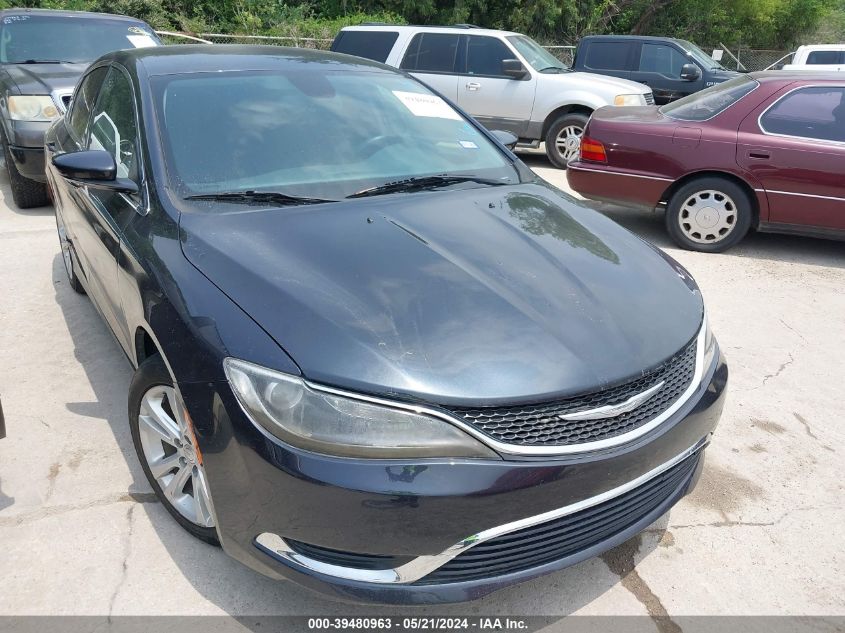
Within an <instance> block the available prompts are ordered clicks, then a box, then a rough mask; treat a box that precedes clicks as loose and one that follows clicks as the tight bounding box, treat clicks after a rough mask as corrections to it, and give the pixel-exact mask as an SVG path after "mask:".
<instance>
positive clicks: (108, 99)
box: [88, 68, 140, 182]
mask: <svg viewBox="0 0 845 633" xmlns="http://www.w3.org/2000/svg"><path fill="white" fill-rule="evenodd" d="M137 131H138V124H137V121H136V120H135V106H134V101H133V98H132V87H131V86H130V84H129V79H127V77H126V75H124V74H123V73H122V72H120V71H119V70H118V69H117V68H111V69H110V70H109V73H108V75H107V76H106V79H105V81H104V82H103V88H102V90H100V98H99V100H98V101H97V107H96V108H94V113H93V115H92V117H91V123H90V134H91V136H90V138H89V140H88V149H99V150H105V151H107V152H108V153H109V154H111V155H112V156H114V162H115V163H116V164H117V177H118V178H129V179H130V180H134V181H135V182H138V181H139V165H138V162H139V160H140V157H139V156H138V147H137V145H138V141H137V136H138V135H137Z"/></svg>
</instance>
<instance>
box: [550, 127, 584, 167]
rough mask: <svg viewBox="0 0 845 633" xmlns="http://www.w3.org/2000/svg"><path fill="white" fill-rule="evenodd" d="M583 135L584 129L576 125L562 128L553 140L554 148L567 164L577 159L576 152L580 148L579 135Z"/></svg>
mask: <svg viewBox="0 0 845 633" xmlns="http://www.w3.org/2000/svg"><path fill="white" fill-rule="evenodd" d="M583 134H584V128H582V127H579V126H577V125H567V126H564V127H562V128H561V130H560V132H558V135H557V138H556V139H555V148H556V149H557V151H558V153H559V154H560V155H561V156H562V157H563V159H564V160H565V161H566V162H567V163H568V162H569V161H571V160H574V159H576V158H578V152H579V150H580V148H581V135H583Z"/></svg>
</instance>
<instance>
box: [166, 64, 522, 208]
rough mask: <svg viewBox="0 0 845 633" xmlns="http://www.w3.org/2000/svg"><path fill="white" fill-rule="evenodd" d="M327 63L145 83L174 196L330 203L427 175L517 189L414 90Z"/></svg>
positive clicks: (492, 159) (394, 77)
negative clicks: (235, 195)
mask: <svg viewBox="0 0 845 633" xmlns="http://www.w3.org/2000/svg"><path fill="white" fill-rule="evenodd" d="M331 66H332V64H331V63H326V62H317V61H315V62H307V63H303V64H300V65H299V67H298V68H297V69H296V70H290V71H289V70H285V71H266V72H265V71H256V72H221V73H216V72H215V73H195V74H183V75H167V76H160V77H155V78H153V91H154V95H155V100H156V108H157V111H158V120H159V127H160V133H161V135H162V140H163V146H164V151H165V162H166V165H167V171H168V177H169V178H170V181H171V183H172V186H173V188H174V189H175V190H176V191H177V192H178V193H179V194H180V195H181V196H182V197H185V196H188V195H196V194H209V193H219V192H223V191H250V190H255V191H281V192H284V193H286V194H289V195H295V196H306V197H311V198H327V199H333V200H337V199H340V198H344V197H345V196H348V195H350V194H353V193H355V192H358V191H360V190H362V189H365V188H367V187H373V186H378V185H382V184H385V183H387V182H391V181H396V180H403V179H407V178H411V177H421V176H429V175H435V174H437V175H439V174H448V175H473V176H479V177H483V178H489V179H494V180H501V181H502V182H516V181H517V180H518V176H517V172H516V169H515V167H514V166H513V164H512V162H511V161H510V160H509V159H508V158H506V156H505V154H504V153H503V152H501V151H500V150H499V149H498V148H497V147H496V146H495V145H493V144H492V143H491V142H490V141H489V140H488V139H487V138H486V137H485V136H483V135H482V134H481V133H480V132H479V131H478V130H476V129H475V127H474V126H472V125H471V124H470V123H469V122H467V121H466V120H464V119H463V118H462V117H461V116H460V115H459V114H458V113H457V112H456V111H455V110H454V109H453V108H452V107H451V106H449V105H448V104H447V103H446V102H445V101H444V100H443V99H441V98H440V97H438V96H436V95H434V94H432V93H431V92H430V91H429V90H428V89H426V88H425V87H424V86H423V85H422V84H420V83H418V82H416V81H414V80H413V79H410V78H407V77H404V76H402V75H399V74H393V73H386V72H383V71H375V72H372V71H357V70H353V71H350V70H343V71H338V70H334V69H332V68H331ZM476 186H477V185H476ZM205 206H206V207H207V206H208V205H207V204H206V205H205Z"/></svg>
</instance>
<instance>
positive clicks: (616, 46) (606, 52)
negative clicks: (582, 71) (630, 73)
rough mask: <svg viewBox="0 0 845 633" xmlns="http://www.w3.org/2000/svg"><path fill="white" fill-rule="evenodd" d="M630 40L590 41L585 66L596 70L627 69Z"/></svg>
mask: <svg viewBox="0 0 845 633" xmlns="http://www.w3.org/2000/svg"><path fill="white" fill-rule="evenodd" d="M629 50H630V43H629V42H590V43H589V44H588V45H587V54H586V56H585V57H584V66H585V67H587V68H594V69H596V70H627V68H628V51H629Z"/></svg>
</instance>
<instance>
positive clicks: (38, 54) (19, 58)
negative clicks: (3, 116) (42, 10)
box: [0, 15, 159, 64]
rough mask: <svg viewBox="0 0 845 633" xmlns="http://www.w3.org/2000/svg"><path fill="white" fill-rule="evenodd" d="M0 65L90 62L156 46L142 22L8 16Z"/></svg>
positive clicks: (1, 36)
mask: <svg viewBox="0 0 845 633" xmlns="http://www.w3.org/2000/svg"><path fill="white" fill-rule="evenodd" d="M0 26H1V27H2V30H0V62H2V63H5V64H21V63H26V62H39V61H59V62H69V63H90V62H92V61H94V60H95V59H97V58H98V57H101V56H102V55H105V54H106V53H110V52H112V51H116V50H121V49H124V48H140V47H142V46H155V45H156V44H158V43H159V40H158V38H157V37H156V35H155V34H154V33H153V32H152V31H150V30H149V28H147V27H146V25H144V24H141V23H135V24H133V23H132V22H127V21H123V20H109V19H107V18H106V19H99V18H74V17H52V16H41V15H8V16H6V17H4V18H3V24H2V25H0Z"/></svg>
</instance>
